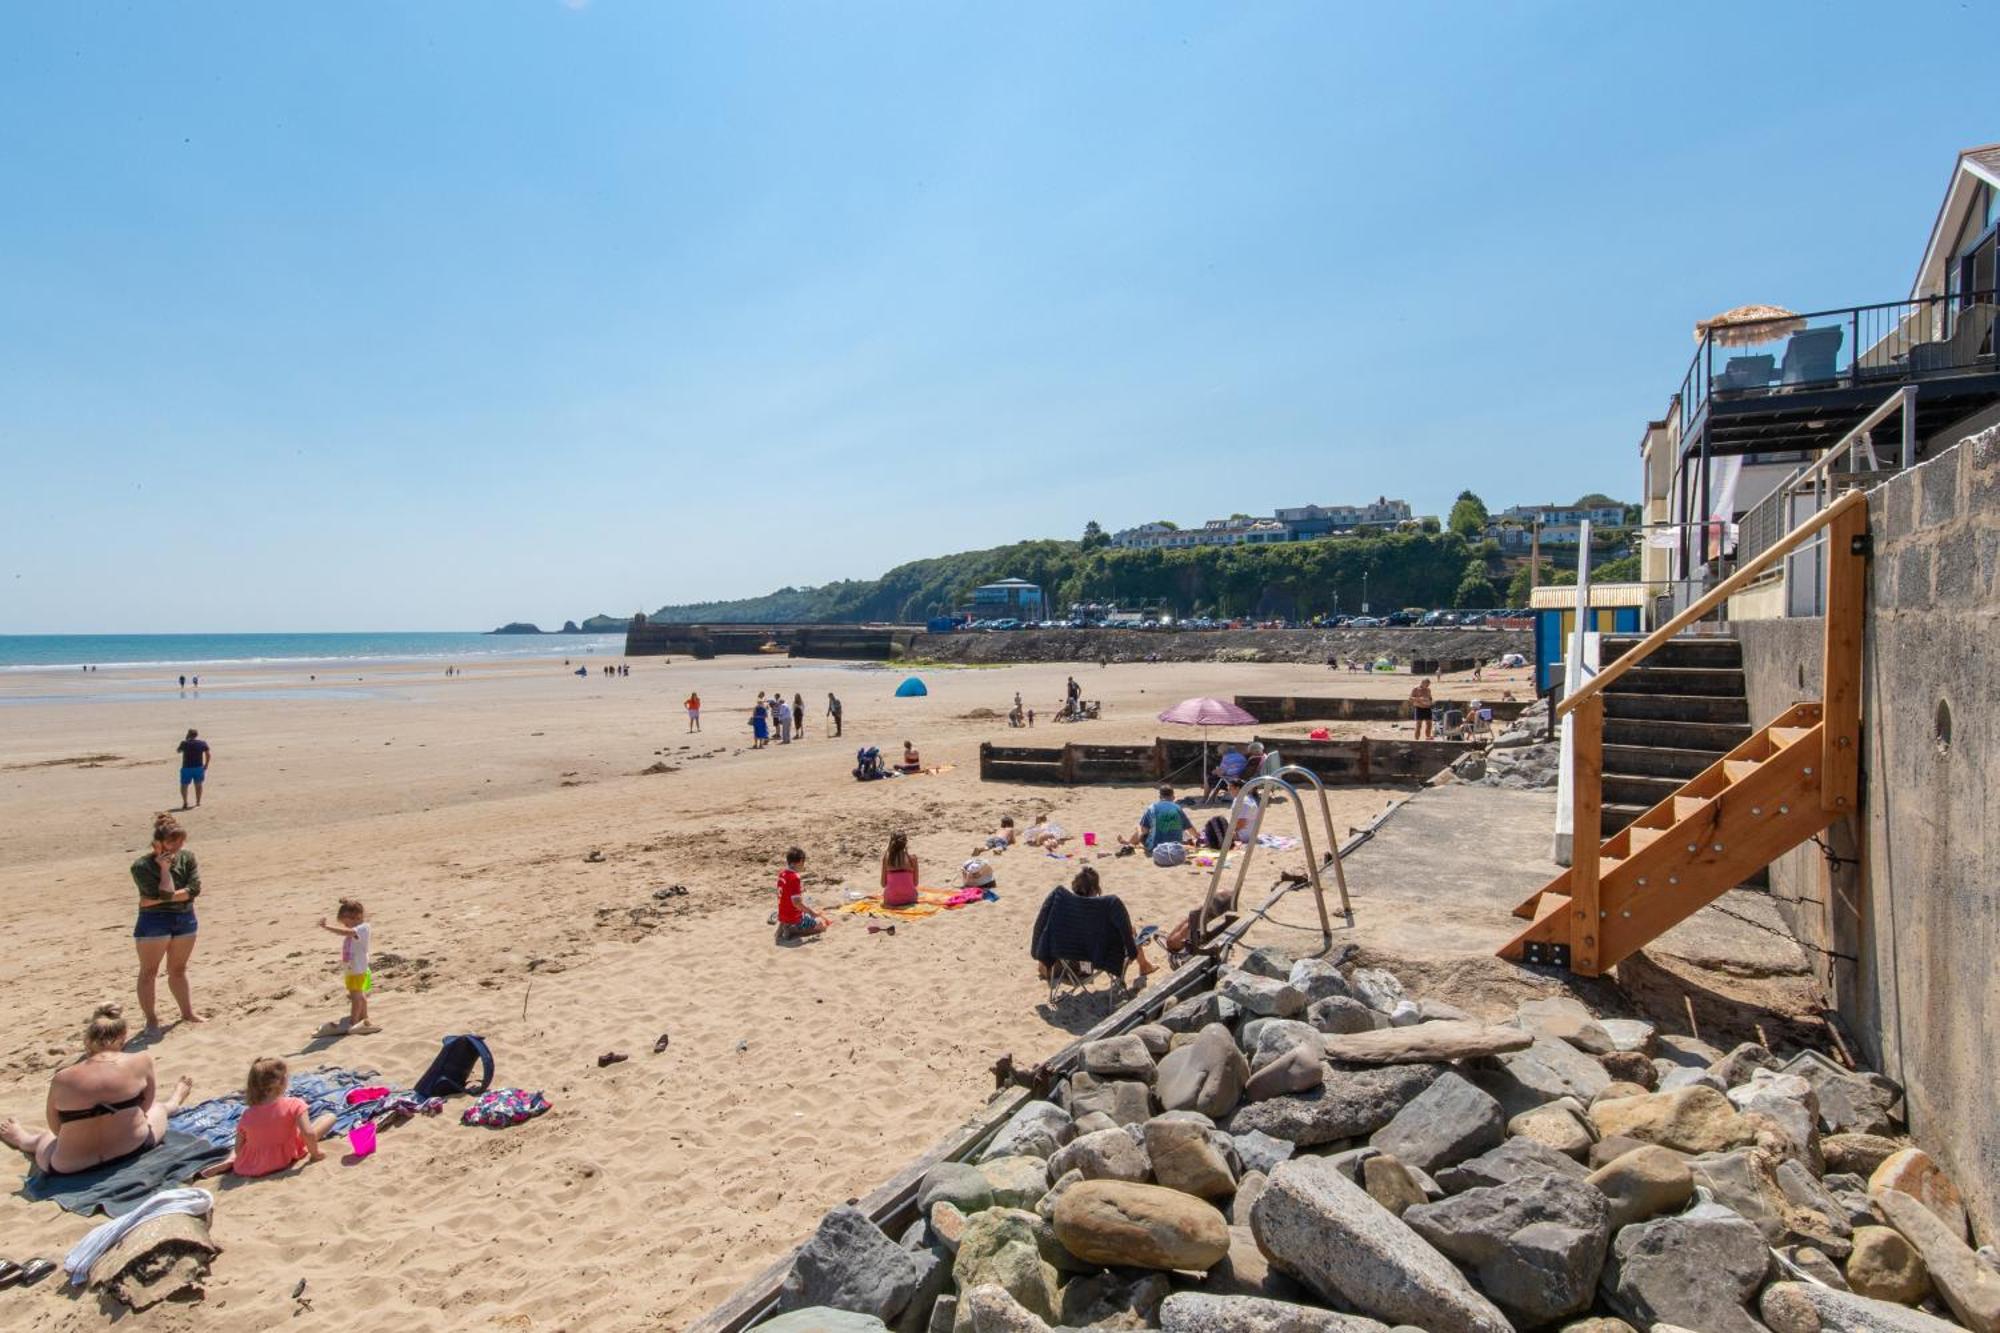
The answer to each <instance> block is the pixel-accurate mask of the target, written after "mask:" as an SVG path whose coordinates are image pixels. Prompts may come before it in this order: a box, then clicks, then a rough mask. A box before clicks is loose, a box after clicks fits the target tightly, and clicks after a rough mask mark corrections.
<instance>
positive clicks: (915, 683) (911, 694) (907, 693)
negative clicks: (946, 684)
mask: <svg viewBox="0 0 2000 1333" xmlns="http://www.w3.org/2000/svg"><path fill="white" fill-rule="evenodd" d="M929 693H930V691H929V690H927V689H925V688H924V683H923V682H922V681H920V680H918V679H917V678H916V677H915V676H911V677H909V678H908V679H906V680H905V681H904V682H903V683H902V684H901V685H898V686H897V687H896V697H897V698H898V699H920V698H922V697H923V696H924V695H926V694H929Z"/></svg>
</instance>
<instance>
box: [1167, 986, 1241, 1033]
mask: <svg viewBox="0 0 2000 1333" xmlns="http://www.w3.org/2000/svg"><path fill="white" fill-rule="evenodd" d="M1242 1012H1243V1011H1242V1010H1241V1009H1239V1008H1237V1006H1236V1003H1235V1001H1233V1000H1228V999H1224V998H1223V997H1222V995H1221V994H1220V993H1218V992H1216V991H1212V990H1211V991H1203V992H1202V993H1201V994H1199V995H1197V996H1195V997H1194V998H1192V999H1188V1000H1182V1001H1181V1002H1180V1003H1179V1004H1177V1005H1175V1006H1173V1007H1172V1008H1171V1009H1168V1010H1167V1011H1166V1012H1165V1013H1163V1014H1161V1015H1160V1017H1159V1019H1158V1020H1157V1021H1158V1022H1159V1025H1160V1026H1161V1027H1163V1028H1165V1029H1167V1031H1169V1032H1199V1031H1201V1029H1203V1028H1205V1027H1207V1026H1208V1025H1209V1024H1210V1023H1220V1024H1222V1025H1223V1026H1224V1027H1227V1026H1229V1025H1230V1024H1231V1023H1234V1022H1235V1021H1236V1019H1237V1017H1238V1015H1240V1014H1241V1013H1242Z"/></svg>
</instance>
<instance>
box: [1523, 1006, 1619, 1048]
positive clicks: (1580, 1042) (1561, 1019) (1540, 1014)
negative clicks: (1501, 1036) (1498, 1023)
mask: <svg viewBox="0 0 2000 1333" xmlns="http://www.w3.org/2000/svg"><path fill="white" fill-rule="evenodd" d="M1514 1025H1515V1026H1516V1027H1518V1028H1521V1029H1523V1030H1524V1031H1527V1032H1532V1033H1533V1034H1534V1035H1535V1036H1537V1037H1550V1038H1553V1039H1554V1040H1556V1041H1565V1042H1568V1043H1569V1044H1570V1045H1572V1046H1574V1047H1576V1049H1578V1050H1579V1051H1582V1052H1584V1053H1585V1054H1586V1055H1606V1054H1609V1053H1610V1052H1612V1051H1615V1050H1617V1049H1618V1045H1617V1043H1616V1042H1614V1041H1612V1040H1611V1034H1610V1033H1609V1032H1606V1031H1605V1030H1604V1027H1603V1025H1602V1024H1600V1023H1599V1022H1598V1021H1597V1019H1596V1018H1595V1017H1593V1016H1592V1015H1591V1012H1590V1010H1588V1009H1586V1008H1584V1007H1583V1005H1582V1004H1580V1003H1578V1002H1577V1001H1576V1000H1573V999H1571V998H1570V997H1569V996H1567V995H1554V996H1550V997H1549V998H1547V999H1543V1000H1524V1001H1523V1002H1522V1003H1521V1006H1520V1008H1518V1009H1516V1010H1515V1011H1514Z"/></svg>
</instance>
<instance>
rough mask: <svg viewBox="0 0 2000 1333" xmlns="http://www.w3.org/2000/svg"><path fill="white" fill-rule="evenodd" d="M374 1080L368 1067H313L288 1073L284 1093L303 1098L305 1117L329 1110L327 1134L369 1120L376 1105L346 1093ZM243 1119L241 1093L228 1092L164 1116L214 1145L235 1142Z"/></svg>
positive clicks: (181, 1129)
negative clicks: (353, 1100)
mask: <svg viewBox="0 0 2000 1333" xmlns="http://www.w3.org/2000/svg"><path fill="white" fill-rule="evenodd" d="M375 1080H376V1073H375V1071H374V1070H372V1069H324V1068H323V1069H315V1070H313V1071H312V1072H311V1073H309V1074H294V1075H292V1080H291V1085H290V1086H289V1087H287V1088H286V1089H285V1092H286V1094H287V1095H288V1096H292V1097H299V1098H303V1099H304V1101H305V1104H306V1112H307V1114H308V1115H309V1116H314V1117H316V1116H319V1115H322V1114H324V1113H325V1112H328V1111H331V1112H333V1128H332V1129H331V1130H329V1131H328V1137H329V1138H331V1137H332V1136H333V1135H335V1134H345V1133H346V1132H347V1131H348V1130H350V1129H353V1128H354V1127H355V1126H356V1125H358V1124H360V1123H361V1122H362V1121H364V1120H372V1119H374V1118H375V1113H376V1112H377V1111H378V1110H379V1109H380V1107H379V1106H378V1105H377V1104H376V1103H375V1102H364V1103H362V1104H361V1105H360V1106H349V1105H348V1104H347V1094H348V1091H349V1090H350V1089H352V1088H361V1087H366V1086H367V1085H368V1084H370V1083H372V1082H374V1081H375ZM242 1118H243V1094H242V1093H240V1092H232V1093H230V1094H229V1095H228V1096H227V1097H211V1098H209V1099H208V1100H207V1101H205V1102H197V1103H196V1104H195V1105H193V1106H187V1107H183V1108H181V1109H180V1110H178V1111H176V1112H174V1114H173V1115H171V1116H169V1117H168V1118H167V1128H169V1129H172V1130H177V1131H179V1132H180V1133H183V1134H192V1135H193V1136H195V1137H196V1138H198V1139H202V1140H204V1141H206V1142H208V1143H212V1144H214V1145H215V1146H216V1147H218V1148H224V1149H227V1148H232V1147H234V1146H235V1145H236V1122H237V1121H239V1120H241V1119H242Z"/></svg>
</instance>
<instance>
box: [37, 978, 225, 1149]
mask: <svg viewBox="0 0 2000 1333" xmlns="http://www.w3.org/2000/svg"><path fill="white" fill-rule="evenodd" d="M125 1036H126V1028H125V1018H124V1014H123V1011H122V1010H121V1009H120V1008H119V1007H118V1006H117V1005H115V1004H104V1005H99V1006H98V1008H97V1012H96V1013H94V1014H92V1015H91V1016H90V1026H89V1027H87V1028H85V1029H84V1033H83V1047H84V1055H83V1058H82V1059H81V1060H78V1061H77V1062H76V1063H75V1064H73V1065H69V1066H67V1067H65V1068H63V1069H59V1070H57V1071H56V1075H55V1077H54V1078H52V1079H50V1080H49V1100H48V1106H47V1115H48V1121H49V1128H48V1129H46V1130H43V1131H42V1132H41V1133H38V1134H37V1133H31V1132H29V1131H28V1129H27V1128H26V1127H24V1126H23V1125H22V1124H21V1122H20V1121H18V1120H15V1119H13V1118H12V1117H9V1118H8V1119H6V1120H0V1143H5V1144H6V1145H7V1146H8V1147H10V1148H14V1149H18V1150H19V1151H20V1152H23V1153H25V1154H27V1156H28V1157H29V1158H31V1159H32V1160H33V1161H34V1163H35V1168H36V1169H37V1170H39V1171H44V1172H47V1173H48V1174H50V1175H57V1176H60V1175H72V1174H74V1173H76V1172H78V1171H88V1170H90V1169H91V1168H92V1167H94V1166H101V1165H103V1164H104V1163H106V1162H111V1161H115V1160H117V1159H118V1158H120V1157H128V1156H130V1155H132V1154H133V1153H138V1152H144V1151H145V1150H146V1149H148V1148H152V1147H155V1146H157V1145H158V1144H160V1143H161V1142H162V1141H164V1140H165V1138H166V1137H167V1117H168V1116H170V1115H172V1114H173V1113H174V1112H175V1111H178V1110H180V1109H181V1103H182V1102H184V1101H186V1100H187V1096H188V1093H189V1092H191V1091H192V1090H193V1088H194V1081H193V1080H192V1079H186V1078H183V1079H182V1080H181V1081H180V1083H179V1084H178V1085H177V1086H176V1087H175V1088H174V1095H173V1096H172V1097H170V1098H167V1099H166V1100H164V1101H162V1100H160V1099H159V1098H158V1096H157V1090H156V1088H155V1086H154V1074H153V1057H152V1056H150V1055H145V1054H142V1053H138V1052H128V1051H127V1050H126V1049H125Z"/></svg>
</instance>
